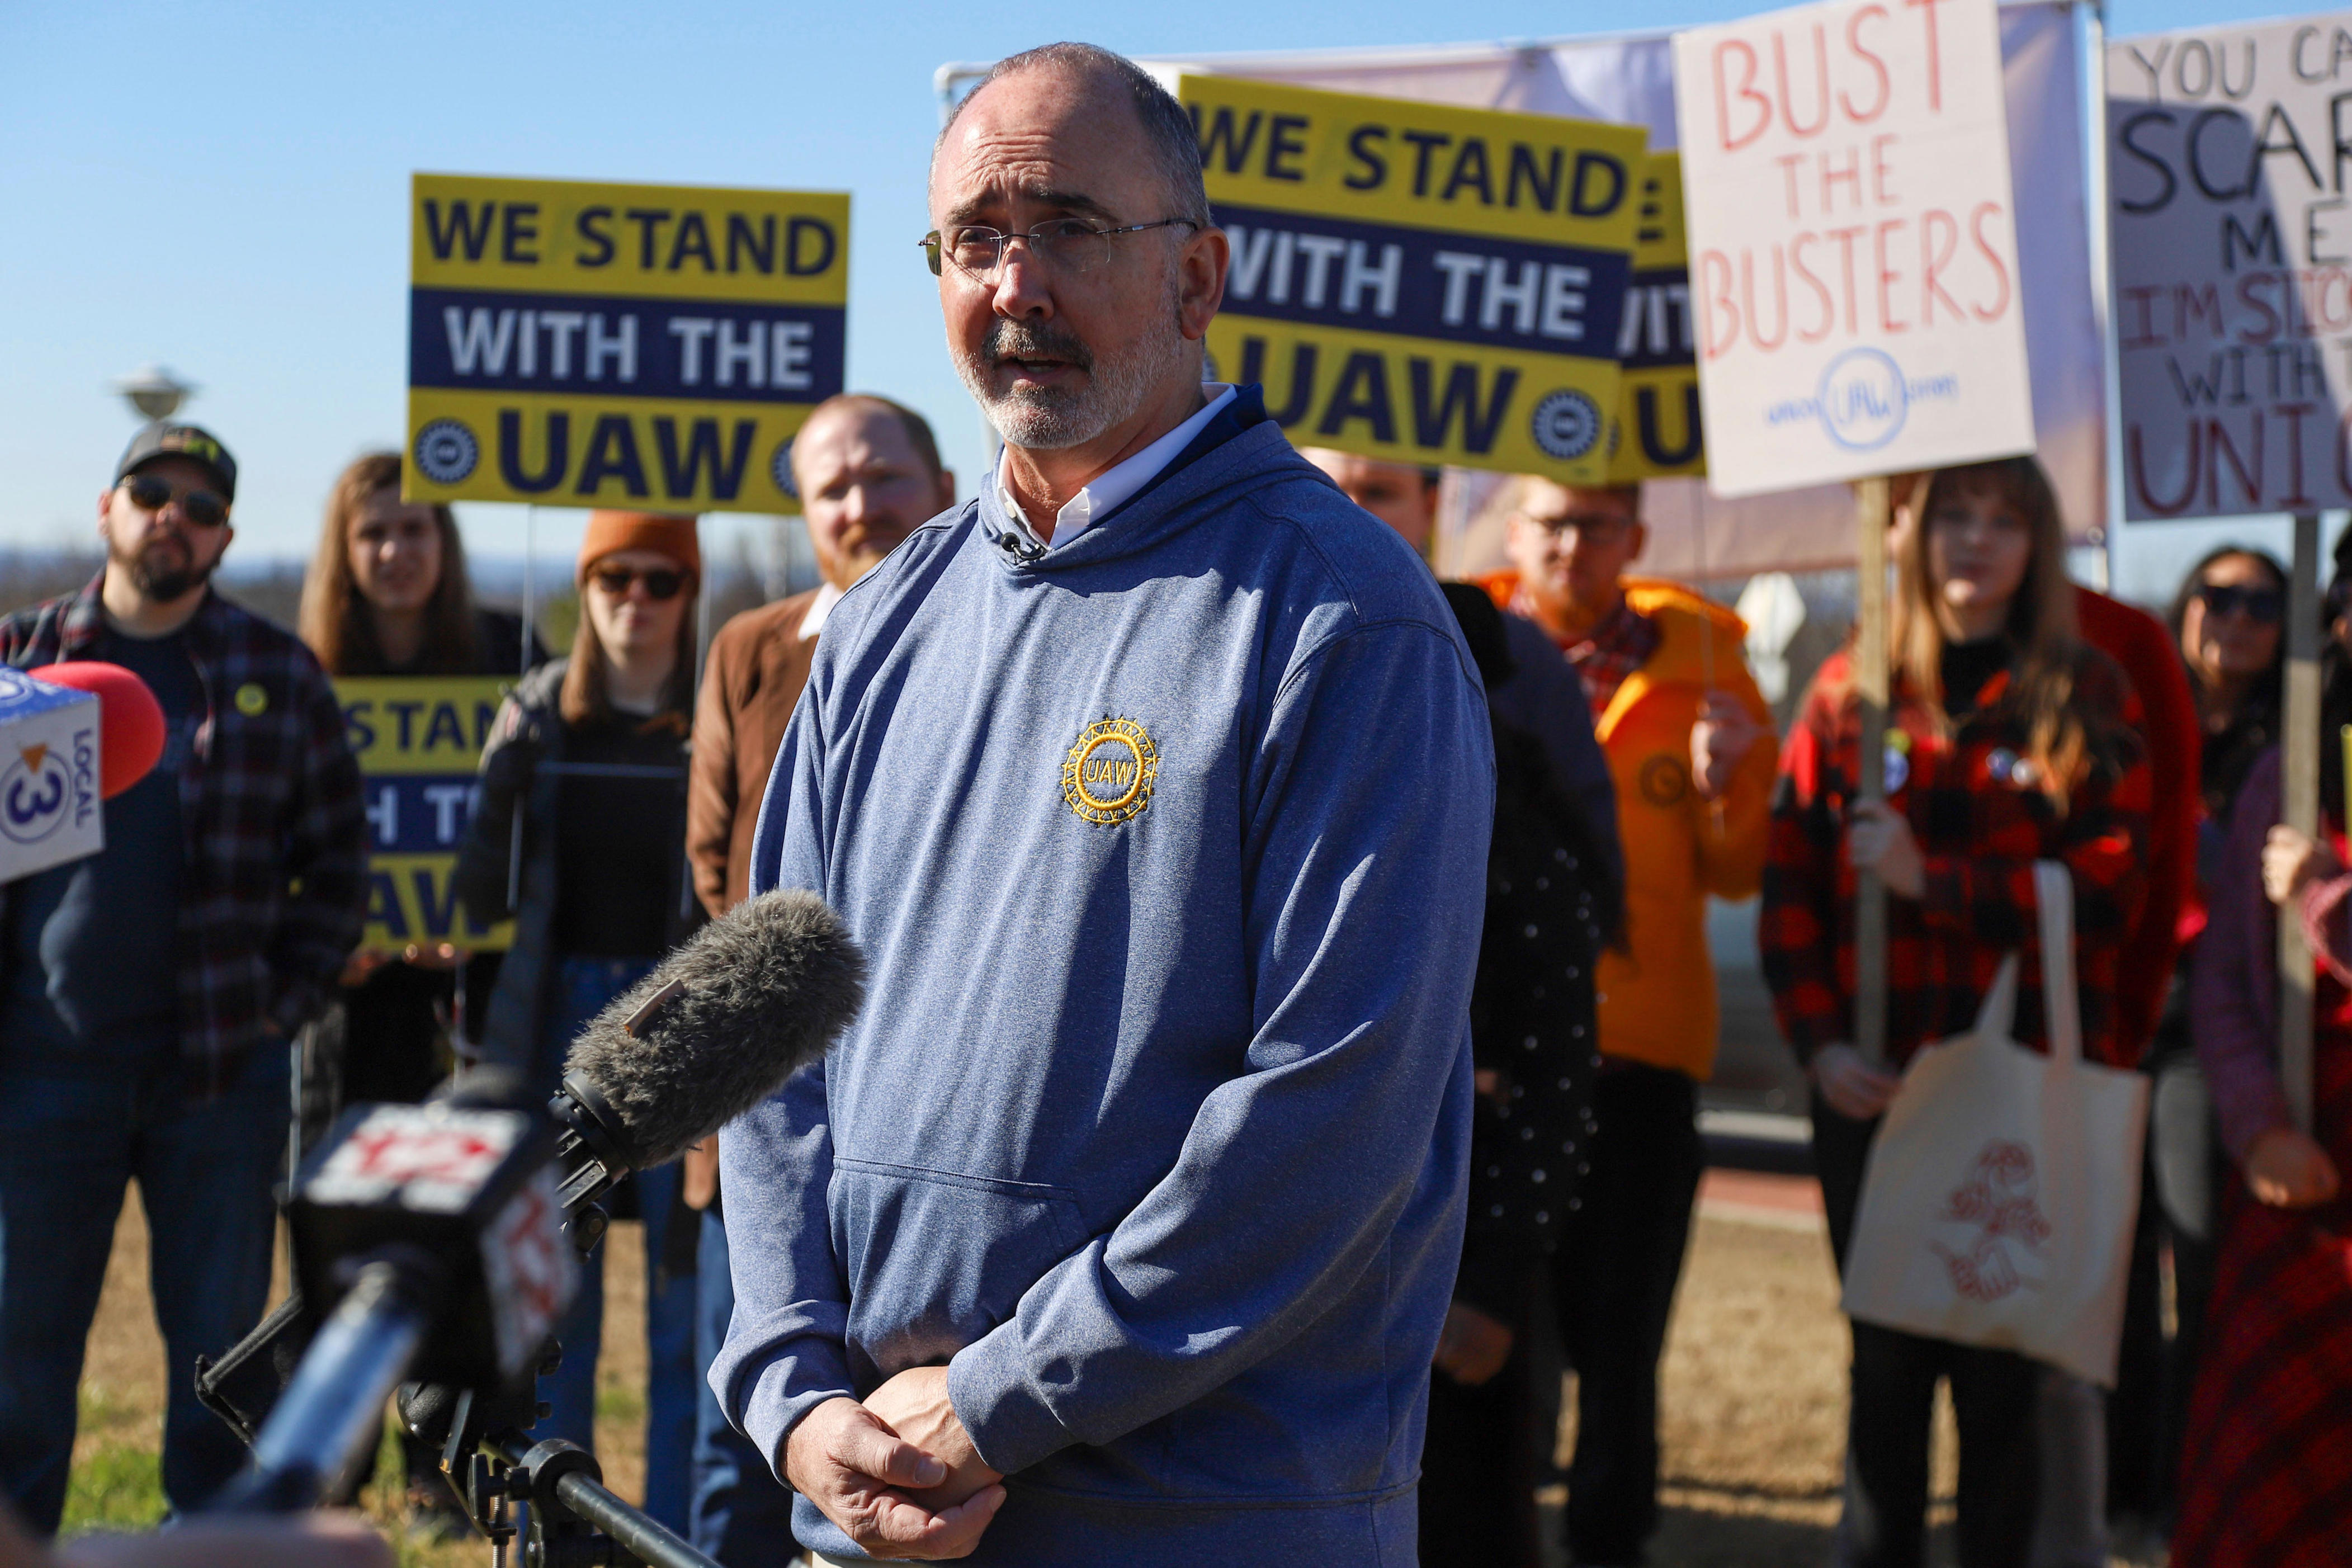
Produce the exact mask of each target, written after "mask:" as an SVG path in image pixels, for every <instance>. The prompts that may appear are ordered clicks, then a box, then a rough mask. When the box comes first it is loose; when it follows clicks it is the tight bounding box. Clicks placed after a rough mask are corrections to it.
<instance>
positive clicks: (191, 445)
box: [114, 419, 236, 501]
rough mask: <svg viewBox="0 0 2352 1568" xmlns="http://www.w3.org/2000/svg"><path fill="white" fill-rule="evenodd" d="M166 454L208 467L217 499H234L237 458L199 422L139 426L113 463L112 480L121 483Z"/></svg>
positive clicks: (161, 421)
mask: <svg viewBox="0 0 2352 1568" xmlns="http://www.w3.org/2000/svg"><path fill="white" fill-rule="evenodd" d="M169 457H178V458H185V459H186V460H188V461H189V462H192V463H194V464H195V465H197V466H198V467H199V468H208V469H210V470H211V472H212V478H213V487H214V489H216V490H218V491H219V492H220V499H221V500H223V501H233V500H236V458H232V457H230V456H229V455H228V448H227V447H224V446H222V445H221V444H220V437H216V436H215V435H214V434H213V433H212V432H211V431H209V430H207V429H205V427H204V426H201V425H172V424H167V423H165V422H164V421H163V420H160V419H159V420H157V421H155V422H154V423H153V424H152V425H142V426H140V427H139V434H137V435H136V436H133V437H131V445H130V446H128V447H124V448H123V450H122V461H121V462H119V463H117V464H115V465H114V482H115V483H116V484H121V482H122V481H123V480H125V479H129V478H130V477H131V475H133V474H135V473H137V472H138V471H139V470H140V469H142V468H145V467H147V465H148V464H150V463H152V462H153V461H154V460H155V459H156V458H169Z"/></svg>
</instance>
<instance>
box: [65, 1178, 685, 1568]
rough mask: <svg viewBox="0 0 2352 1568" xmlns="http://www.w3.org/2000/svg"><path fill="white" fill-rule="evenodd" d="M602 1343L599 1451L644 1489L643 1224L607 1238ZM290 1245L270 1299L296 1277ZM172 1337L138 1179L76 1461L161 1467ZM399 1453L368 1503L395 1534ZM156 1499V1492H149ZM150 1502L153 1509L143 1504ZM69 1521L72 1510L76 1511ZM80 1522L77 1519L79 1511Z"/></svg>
mask: <svg viewBox="0 0 2352 1568" xmlns="http://www.w3.org/2000/svg"><path fill="white" fill-rule="evenodd" d="M604 1257H605V1258H606V1266H605V1276H604V1291H605V1293H604V1355H603V1357H602V1358H601V1359H600V1361H599V1362H598V1365H597V1377H596V1383H597V1400H596V1405H597V1412H596V1453H597V1457H598V1458H599V1460H600V1461H601V1462H602V1463H603V1465H604V1480H605V1483H606V1484H607V1485H609V1486H610V1487H612V1489H614V1491H616V1492H618V1493H620V1495H621V1496H623V1497H625V1498H628V1499H631V1500H636V1499H637V1498H638V1497H640V1495H641V1492H640V1489H641V1488H642V1487H643V1485H644V1483H645V1415H644V1411H645V1397H644V1388H645V1381H646V1334H645V1304H646V1290H645V1283H646V1277H645V1246H644V1236H643V1231H642V1229H641V1227H640V1226H637V1225H636V1224H635V1222H632V1221H623V1222H620V1223H617V1224H615V1225H614V1226H613V1228H612V1232H611V1234H610V1236H609V1237H607V1239H606V1241H605V1245H604ZM285 1275H286V1270H285V1264H284V1249H283V1248H282V1247H281V1248H280V1252H279V1264H278V1278H277V1279H276V1280H275V1281H274V1283H273V1285H272V1288H271V1291H270V1299H271V1300H272V1301H273V1302H274V1301H275V1300H278V1298H279V1297H280V1296H282V1295H283V1294H284V1291H285V1289H286V1279H285ZM164 1387H165V1384H164V1363H163V1337H162V1335H161V1334H159V1333H158V1332H157V1331H156V1327H155V1314H154V1310H153V1308H152V1305H151V1303H150V1299H149V1296H148V1289H147V1220H146V1215H145V1212H144V1211H143V1210H142V1208H141V1206H140V1204H139V1198H138V1193H137V1189H136V1188H135V1187H134V1188H133V1189H132V1191H131V1196H130V1198H129V1199H128V1201H126V1202H125V1204H124V1205H123V1211H122V1216H121V1220H120V1221H119V1222H118V1223H117V1225H116V1226H115V1232H114V1252H113V1255H112V1257H111V1258H110V1259H109V1261H108V1264H107V1271H106V1292H105V1295H104V1297H103V1298H102V1299H101V1300H100V1303H99V1310H98V1318H97V1321H95V1322H94V1323H92V1324H91V1326H90V1333H89V1350H88V1352H87V1359H86V1360H85V1361H84V1363H83V1365H82V1397H81V1412H82V1422H81V1429H80V1431H79V1434H78V1435H77V1436H76V1437H75V1440H74V1465H75V1468H76V1470H77V1471H78V1472H83V1473H89V1471H91V1470H92V1469H98V1470H104V1471H108V1472H119V1471H121V1469H122V1468H124V1466H125V1463H126V1461H127V1460H130V1459H131V1458H133V1457H134V1456H135V1457H137V1458H143V1460H144V1462H145V1464H146V1466H147V1467H148V1469H149V1473H150V1475H152V1464H153V1458H152V1457H153V1455H154V1453H155V1451H156V1449H157V1447H158V1446H159V1444H160V1442H161V1439H162V1436H163V1397H164ZM398 1468H399V1467H398V1461H397V1459H396V1458H394V1459H393V1461H392V1462H391V1464H390V1465H389V1466H386V1467H381V1468H380V1470H379V1474H380V1476H381V1478H382V1479H381V1481H380V1483H379V1484H377V1485H374V1486H371V1487H370V1488H369V1489H367V1492H366V1494H365V1496H364V1497H363V1499H362V1506H363V1507H364V1508H365V1509H366V1510H367V1512H368V1513H369V1514H370V1515H371V1516H373V1518H374V1519H375V1520H376V1521H378V1522H379V1523H380V1524H383V1525H384V1526H386V1527H387V1530H388V1531H390V1532H391V1533H393V1534H394V1536H395V1538H396V1539H397V1538H398V1537H399V1536H400V1534H401V1531H402V1530H403V1528H404V1525H405V1523H406V1520H405V1518H404V1507H403V1502H402V1494H403V1490H404V1488H403V1484H402V1480H401V1478H400V1477H399V1476H398V1474H397V1470H398ZM122 1490H123V1491H124V1492H125V1493H127V1494H131V1495H125V1496H123V1497H121V1498H120V1499H118V1500H116V1508H115V1510H113V1511H110V1512H108V1513H106V1514H105V1519H106V1521H107V1522H110V1523H117V1524H125V1525H128V1524H136V1523H143V1522H146V1521H147V1520H148V1519H150V1518H152V1515H153V1513H154V1512H156V1511H160V1510H161V1507H162V1500H161V1495H160V1493H158V1492H155V1491H154V1489H153V1483H152V1480H151V1481H149V1483H148V1485H147V1486H146V1488H144V1489H138V1488H132V1487H124V1488H122ZM151 1499H152V1500H151ZM142 1510H143V1511H142ZM68 1518H69V1521H70V1518H71V1514H70V1513H69V1515H68ZM69 1528H70V1523H69ZM402 1559H403V1563H404V1568H460V1565H463V1568H479V1565H480V1564H481V1563H485V1562H487V1560H488V1549H487V1548H486V1547H484V1546H482V1545H481V1543H480V1542H459V1543H457V1544H456V1545H453V1546H446V1547H440V1548H418V1547H415V1546H412V1545H409V1544H407V1543H405V1542H404V1545H403V1551H402Z"/></svg>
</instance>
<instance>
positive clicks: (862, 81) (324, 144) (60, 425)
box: [0, 0, 2276, 575]
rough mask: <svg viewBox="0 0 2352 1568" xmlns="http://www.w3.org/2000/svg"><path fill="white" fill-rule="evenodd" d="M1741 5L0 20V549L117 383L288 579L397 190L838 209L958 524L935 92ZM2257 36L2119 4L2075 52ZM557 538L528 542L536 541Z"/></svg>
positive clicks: (956, 429) (365, 338) (482, 522)
mask: <svg viewBox="0 0 2352 1568" xmlns="http://www.w3.org/2000/svg"><path fill="white" fill-rule="evenodd" d="M1765 8H1768V7H1766V6H1763V5H1755V4H1741V3H1738V0H1657V3H1655V4H1651V5H1643V6H1640V7H1633V6H1627V5H1601V4H1594V3H1591V0H1572V3H1570V4H1566V5H1534V4H1527V3H1523V0H1448V3H1447V4H1445V5H1428V4H1419V5H1409V4H1403V3H1401V0H1275V3H1272V4H1268V3H1266V0H1255V3H1254V4H1249V5H1223V4H1211V5H1200V4H1194V5H1170V6H1134V7H1131V8H1130V7H1128V6H1108V5H1100V4H1088V5H1076V4H1069V3H1066V0H1049V3H1045V4H1034V5H1026V6H1003V5H979V4H963V5H939V4H929V3H920V4H919V3H911V0H900V3H895V4H893V3H881V4H876V3H871V0H867V3H862V4H854V5H831V6H827V5H813V4H809V3H807V0H801V3H800V4H793V5H777V4H772V3H771V4H767V5H722V4H695V3H693V0H665V3H663V4H638V5H614V4H604V3H598V0H575V3H572V4H564V5H553V4H545V3H539V0H533V3H527V4H498V3H496V0H488V3H485V0H472V3H470V4H464V5H448V4H440V3H434V0H426V3H415V4H402V5H366V6H362V5H355V4H334V3H328V4H320V3H318V0H305V3H299V4H297V3H292V0H280V3H278V4H260V3H255V4H246V5H163V4H107V3H105V0H0V473H5V475H7V477H8V482H9V487H10V489H9V494H8V495H7V497H6V499H5V502H0V544H12V543H13V544H20V545H40V544H53V543H60V542H67V541H68V540H73V539H80V538H84V537H86V536H87V532H88V530H89V525H90V521H91V519H92V517H93V509H94V502H95V498H96V496H97V494H98V492H99V491H100V489H103V488H104V486H105V483H106V480H107V479H108V477H109V475H110V471H111V470H110V464H111V462H112V460H113V458H114V457H115V456H116V454H117V453H118V452H119V450H120V449H121V444H122V443H123V441H124V440H125V439H126V438H127V437H128V436H129V434H130V431H131V427H132V422H131V418H130V416H128V415H127V414H126V412H125V411H124V408H123V405H121V402H120V400H119V399H117V398H116V397H115V396H114V395H112V394H111V393H110V392H109V391H108V390H107V383H108V382H109V381H110V380H111V379H112V378H113V377H115V376H118V375H121V374H124V373H126V372H128V371H130V370H131V369H132V368H133V367H135V366H137V365H139V364H141V363H145V362H148V361H151V360H152V361H162V362H163V363H166V364H168V365H170V366H172V367H173V369H175V370H177V371H178V372H179V373H180V374H183V375H184V376H186V377H189V378H191V379H193V380H194V381H196V382H198V383H200V384H202V386H203V388H204V390H203V392H202V394H201V395H199V396H198V397H197V399H196V400H195V401H194V403H193V404H192V405H191V406H190V408H189V413H190V415H191V416H193V417H195V418H197V419H200V420H202V421H204V422H205V424H207V425H208V426H212V427H213V428H214V429H215V431H216V432H217V433H218V434H219V435H220V436H221V437H222V438H223V439H225V440H226V441H227V442H228V443H229V444H230V445H231V447H233V448H234V449H235V450H236V453H237V455H238V458H239V460H240V461H241V463H242V464H243V465H244V473H243V477H242V479H241V484H240V494H239V497H238V501H237V523H238V539H237V543H236V552H237V554H238V555H239V556H241V557H246V558H248V559H249V558H251V557H253V556H256V555H261V554H273V555H301V554H305V553H307V552H308V551H309V549H310V544H311V542H312V540H313V538H314V537H315V533H316V530H317V526H318V516H319V510H320V503H321V501H322V500H323V498H324V496H325V493H326V489H327V487H328V484H329V482H330V481H331V479H332V478H333V476H334V474H335V472H336V470H337V469H338V468H341V465H342V464H343V463H344V462H346V461H347V460H348V459H349V458H352V456H353V455H355V454H356V453H358V452H360V451H362V450H363V449H365V448H367V447H375V446H386V445H397V444H398V442H399V440H400V437H401V430H402V405H403V395H404V393H403V386H404V373H405V368H406V344H405V341H404V322H405V292H406V288H407V257H408V252H407V206H406V199H407V198H406V192H407V179H408V176H409V174H410V173H411V172H412V171H415V170H418V169H430V170H440V171H446V172H451V173H466V174H525V175H530V174H539V175H557V176H572V177H578V178H603V179H614V180H646V181H675V182H679V183H686V184H758V185H773V186H782V187H788V188H802V189H822V190H843V189H846V190H848V191H849V192H851V193H852V196H853V200H852V207H851V214H852V217H851V235H852V240H851V245H852V251H851V255H852V262H851V293H850V307H849V383H850V384H851V385H852V386H855V387H860V388H870V389H873V390H877V391H883V392H887V393H890V394H892V395H897V396H899V397H901V398H904V399H906V400H907V401H908V402H910V403H913V404H914V405H917V406H918V407H920V408H922V409H924V410H925V411H926V412H927V413H929V414H930V415H931V416H933V418H934V421H935V423H936V424H937V425H938V426H940V434H941V436H942V437H943V438H944V439H945V442H946V445H947V447H948V453H949V458H950V462H951V463H953V464H954V466H955V467H956V468H958V469H959V470H961V479H962V481H963V489H964V493H966V494H969V493H970V491H971V483H972V479H973V476H974V474H975V471H976V469H977V467H978V465H979V463H980V461H981V435H980V426H979V424H978V421H977V418H976V416H974V415H973V413H972V412H971V404H970V403H969V402H968V400H967V399H966V398H965V396H964V395H963V392H962V389H961V386H960V384H958V383H957V381H956V379H955V376H954V374H953V373H952V371H951V370H950V368H949V365H948V362H947V358H946V354H945V351H944V349H943V348H942V346H941V344H940V330H939V322H938V304H937V300H936V297H935V295H934V294H933V291H932V290H933V284H932V280H931V279H930V277H929V274H928V273H927V272H926V271H925V270H924V268H923V265H922V261H921V258H920V256H919V253H918V252H917V250H916V248H915V245H914V241H915V240H916V238H917V237H919V235H921V233H922V232H923V230H924V229H925V228H926V227H927V226H928V225H927V223H926V221H925V216H924V207H923V173H924V165H925V160H926V157H927V155H928V153H929V142H930V138H931V134H932V132H933V129H934V127H935V126H936V123H937V121H936V107H935V100H934V99H933V97H932V89H931V72H932V69H933V68H934V67H936V66H938V65H939V64H940V62H942V61H945V60H950V59H959V60H962V59H971V60H985V59H991V58H997V57H999V56H1002V55H1004V54H1007V53H1011V52H1013V51H1014V50H1016V49H1020V48H1024V47H1029V46H1031V45H1034V44H1037V43H1042V42H1045V41H1047V40H1050V39H1054V38H1061V37H1079V38H1085V39H1088V40H1090V41H1093V42H1096V43H1100V44H1103V45H1106V46H1108V47H1112V48H1117V49H1121V50H1125V51H1128V52H1130V53H1135V54H1162V55H1166V54H1179V55H1181V54H1197V53H1208V52H1223V51H1231V50H1256V49H1292V48H1333V47H1360V46H1369V45H1389V44H1419V43H1450V42H1465V41H1474V40H1491V39H1516V38H1528V37H1553V36H1559V35H1564V34H1574V33H1580V32H1597V31H1605V30H1610V29H1615V28H1622V27H1626V26H1644V27H1649V26H1675V25H1679V24H1684V23H1690V22H1698V21H1711V20H1717V19H1720V18H1723V17H1726V16H1737V15H1740V14H1742V13H1745V12H1749V11H1754V10H1759V9H1765ZM2275 9H2276V7H2275V6H2274V5H2263V4H2261V3H2260V0H2255V3H2252V4H2248V3H2245V0H2122V3H2119V4H2117V5H2115V6H2114V7H2113V8H2112V10H2111V11H2110V13H2109V27H2110V30H2111V32H2112V33H2113V34H2114V35H2116V36H2117V37H2122V36H2127V35H2129V34H2133V33H2139V32H2147V31H2153V30H2157V29H2159V28H2165V27H2175V26H2189V25H2191V24H2194V23H2200V22H2211V21H2218V20H2222V19H2226V18H2239V17H2251V16H2264V15H2270V14H2273V12H2274V10H2275ZM461 512H462V515H463V518H464V523H465V528H466V532H467V539H468V542H469V543H470V544H471V545H472V547H473V548H474V549H475V550H476V551H478V552H489V553H501V554H503V553H510V552H515V551H517V550H519V548H520V540H521V518H522V513H521V511H520V509H516V508H506V507H488V506H482V507H471V508H465V509H461ZM2191 531H2192V530H2191V529H2190V528H2189V527H2188V526H2186V525H2183V526H2181V527H2180V528H2179V531H2178V533H2177V534H2176V537H2177V538H2178V539H2179V542H2180V544H2182V545H2184V546H2185V545H2186V544H2187V543H2188V542H2189V535H2190V533H2191ZM2240 531H2244V530H2240ZM2205 532H2206V531H2204V530H2201V529H2197V530H2194V534H2195V537H2197V538H2202V537H2205ZM575 536H576V525H572V524H568V523H567V522H566V521H564V520H563V519H562V516H561V515H560V514H559V516H558V517H557V518H556V519H554V520H551V524H550V526H549V527H548V528H547V529H546V530H545V531H543V532H542V534H541V539H542V542H545V543H546V544H548V545H550V546H551V547H552V548H553V549H556V550H559V551H564V552H568V550H569V547H570V540H571V538H572V537H575ZM2163 553H2165V554H2166V555H2168V556H2169V555H2172V554H2174V553H2175V551H2173V550H2171V549H2167V550H2165V551H2164V552H2163ZM558 559H559V560H560V559H562V556H558ZM2135 575H2137V574H2135Z"/></svg>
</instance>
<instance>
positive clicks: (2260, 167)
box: [2107, 12, 2352, 521]
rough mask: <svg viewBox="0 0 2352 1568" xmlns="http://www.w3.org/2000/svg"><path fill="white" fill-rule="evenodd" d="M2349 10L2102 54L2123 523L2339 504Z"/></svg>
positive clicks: (2347, 327) (2170, 36)
mask: <svg viewBox="0 0 2352 1568" xmlns="http://www.w3.org/2000/svg"><path fill="white" fill-rule="evenodd" d="M2347 85H2352V13H2345V12H2339V13H2337V14H2336V15H2334V16H2306V17H2303V18H2300V19H2298V20H2295V21H2292V22H2270V23H2264V24H2262V25H2260V26H2212V27H2199V28H2193V29H2189V30H2187V31H2183V32H2178V33H2159V34H2157V35H2155V36H2153V37H2145V38H2131V39H2126V40H2124V41H2121V42H2118V43H2115V44H2111V45H2109V46H2108V47H2107V169H2108V197H2107V199H2108V205H2109V215H2108V222H2109V225H2110V228H2109V234H2110V237H2111V240H2110V245H2109V247H2108V248H2109V252H2110V254H2111V255H2112V256H2113V258H2114V269H2115V300H2116V309H2115V317H2116V355H2117V361H2118V364H2119V368H2120V374H2121V382H2120V385H2121V393H2122V397H2121V401H2122V405H2123V454H2122V456H2123V479H2124V508H2125V514H2126V516H2127V517H2129V518H2130V519H2131V520H2132V521H2142V520H2144V519H2149V518H2176V517H2216V516H2234V515H2237V514H2239V513H2242V512H2263V511H2319V510H2330V509H2334V508H2337V507H2347V506H2352V437H2347V431H2348V430H2352V419H2347V415H2352V405H2347V389H2352V206H2347V203H2346V198H2345V195H2344V168H2345V165H2346V163H2347V162H2352V148H2347V131H2352V120H2347V115H2346V112H2345V107H2344V106H2345V104H2346V103H2347Z"/></svg>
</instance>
